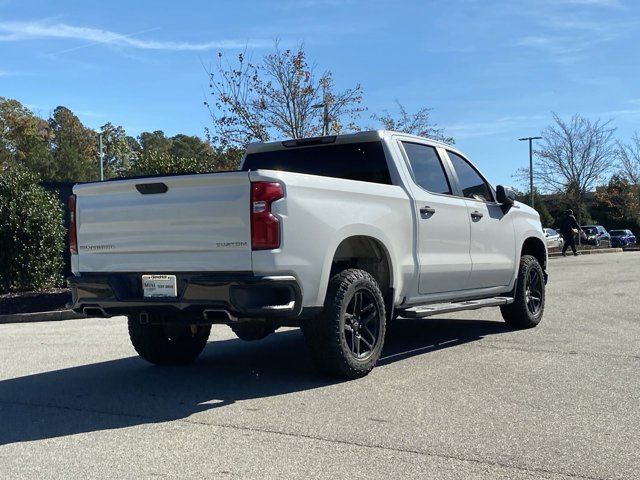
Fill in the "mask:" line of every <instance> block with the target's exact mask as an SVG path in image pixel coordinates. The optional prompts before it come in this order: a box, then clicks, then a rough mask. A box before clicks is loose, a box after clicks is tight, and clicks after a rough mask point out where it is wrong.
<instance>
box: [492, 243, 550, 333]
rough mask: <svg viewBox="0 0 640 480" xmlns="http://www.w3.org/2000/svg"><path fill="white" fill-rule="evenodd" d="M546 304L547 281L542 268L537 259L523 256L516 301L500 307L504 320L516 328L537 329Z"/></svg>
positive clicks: (515, 296)
mask: <svg viewBox="0 0 640 480" xmlns="http://www.w3.org/2000/svg"><path fill="white" fill-rule="evenodd" d="M532 282H533V283H535V285H533V284H532ZM544 303H545V281H544V271H543V270H542V266H541V265H540V262H538V260H537V259H536V258H535V257H533V256H531V255H523V256H522V258H521V259H520V269H519V270H518V280H517V287H516V291H515V294H514V301H513V303H511V304H509V305H502V306H501V307H500V311H501V313H502V318H503V319H504V321H505V322H506V323H507V325H509V326H511V327H514V328H532V327H535V326H536V325H538V323H540V320H542V314H543V313H544Z"/></svg>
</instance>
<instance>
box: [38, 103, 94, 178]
mask: <svg viewBox="0 0 640 480" xmlns="http://www.w3.org/2000/svg"><path fill="white" fill-rule="evenodd" d="M49 127H50V128H51V131H52V133H53V148H52V152H53V163H52V165H51V167H52V168H51V170H50V171H49V172H47V174H46V175H43V179H44V180H56V181H70V182H87V181H93V180H98V179H99V178H100V175H99V164H98V134H97V133H96V132H95V131H93V130H91V129H89V128H87V127H85V126H84V125H83V124H82V122H81V121H80V119H78V117H76V116H75V115H74V113H73V112H72V111H71V110H69V109H68V108H67V107H62V106H60V107H56V109H55V110H54V111H53V115H52V116H51V118H49Z"/></svg>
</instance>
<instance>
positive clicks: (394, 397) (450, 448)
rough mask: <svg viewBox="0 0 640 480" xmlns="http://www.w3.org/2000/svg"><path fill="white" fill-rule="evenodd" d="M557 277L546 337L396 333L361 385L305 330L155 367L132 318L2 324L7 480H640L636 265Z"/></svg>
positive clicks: (474, 326) (578, 263) (591, 267)
mask: <svg viewBox="0 0 640 480" xmlns="http://www.w3.org/2000/svg"><path fill="white" fill-rule="evenodd" d="M549 272H550V281H549V285H548V286H547V306H546V311H545V315H544V319H543V321H542V323H541V324H540V325H539V327H538V328H535V329H531V330H526V331H513V330H510V329H509V328H507V327H506V326H505V324H504V323H503V322H502V320H501V317H500V313H499V311H498V310H497V309H485V310H476V311H471V312H463V313H457V314H453V315H449V316H445V317H432V318H430V319H425V320H403V319H401V320H398V322H397V324H395V325H394V327H393V328H392V329H391V331H390V332H389V335H388V338H387V343H386V347H385V351H384V358H383V360H382V362H381V364H380V365H379V366H378V367H377V368H376V369H375V370H374V371H373V372H372V373H371V374H370V375H369V376H368V377H366V378H364V379H361V380H357V381H351V382H337V381H334V380H331V379H327V378H323V377H320V376H318V375H317V374H316V373H315V372H314V370H313V369H312V367H311V364H310V362H309V359H308V357H307V355H306V352H305V347H304V342H303V338H302V335H301V334H300V332H299V331H297V330H284V331H279V332H278V333H276V334H275V335H272V336H271V337H269V338H267V339H265V340H262V341H258V342H243V341H241V340H239V339H236V338H235V336H234V335H233V334H232V332H231V331H230V330H229V329H228V328H227V327H222V326H220V327H215V328H214V330H213V332H212V338H211V341H210V343H209V344H208V346H207V348H206V349H205V351H204V353H203V355H202V356H201V358H200V359H199V361H198V362H197V363H195V364H193V365H190V366H184V367H168V368H159V367H153V366H151V365H148V364H146V363H145V362H144V361H142V360H140V359H138V357H136V356H135V352H134V351H133V348H132V347H131V346H130V344H129V340H128V336H127V329H126V322H125V319H124V318H122V317H119V318H113V319H107V320H102V319H81V320H69V321H64V322H51V323H38V324H14V325H0V478H2V479H4V478H7V479H21V478H38V479H45V478H83V479H89V478H118V479H128V478H132V479H133V478H135V479H140V478H142V479H146V478H149V479H157V478H223V479H226V478H229V479H233V478H278V479H284V478H296V479H299V478H332V479H338V478H352V479H359V478H368V479H372V478H401V479H407V478H429V479H440V478H442V479H449V478H459V479H473V478H483V479H501V478H509V479H534V478H545V479H568V478H572V479H573V478H577V479H582V478H585V479H605V478H606V479H609V478H611V479H636V478H639V477H640V388H639V387H640V313H639V311H640V282H639V281H638V276H639V272H640V252H634V253H618V254H610V255H593V256H583V257H577V258H573V257H568V258H559V259H553V260H551V261H550V266H549Z"/></svg>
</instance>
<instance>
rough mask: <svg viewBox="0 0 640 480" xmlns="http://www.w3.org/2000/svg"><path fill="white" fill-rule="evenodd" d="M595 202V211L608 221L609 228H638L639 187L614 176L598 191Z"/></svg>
mask: <svg viewBox="0 0 640 480" xmlns="http://www.w3.org/2000/svg"><path fill="white" fill-rule="evenodd" d="M596 202H597V205H596V210H598V211H599V212H601V213H602V214H603V216H605V217H606V218H608V219H609V223H610V224H609V225H608V227H609V228H612V227H614V228H615V227H618V228H634V229H636V230H637V229H638V228H639V227H640V185H638V184H632V183H630V182H629V181H628V180H627V179H626V178H624V177H622V176H620V175H614V176H613V177H611V180H609V184H608V185H607V186H606V187H603V188H600V189H598V191H597V192H596ZM612 224H613V225H612Z"/></svg>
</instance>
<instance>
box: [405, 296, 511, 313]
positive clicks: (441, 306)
mask: <svg viewBox="0 0 640 480" xmlns="http://www.w3.org/2000/svg"><path fill="white" fill-rule="evenodd" d="M509 303H513V298H511V297H494V298H483V299H481V300H468V301H466V302H453V303H431V304H429V305H421V306H419V307H413V308H408V309H406V310H401V311H400V316H401V317H404V318H422V317H430V316H431V315H438V314H441V313H451V312H460V311H462V310H476V309H478V308H483V307H498V306H500V305H507V304H509Z"/></svg>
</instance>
